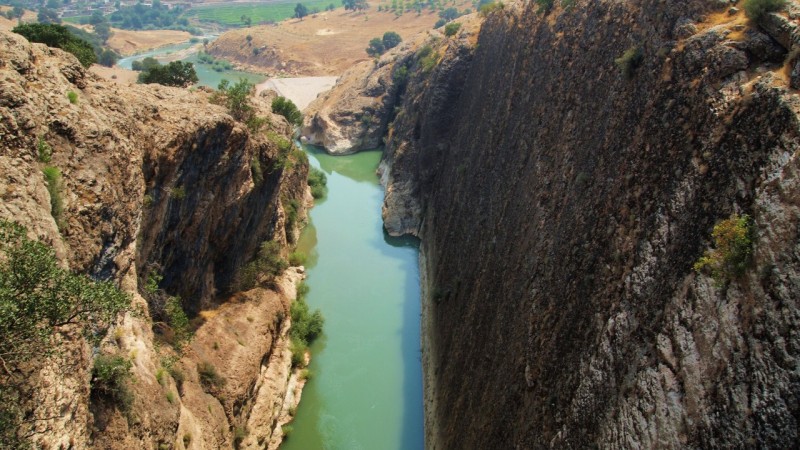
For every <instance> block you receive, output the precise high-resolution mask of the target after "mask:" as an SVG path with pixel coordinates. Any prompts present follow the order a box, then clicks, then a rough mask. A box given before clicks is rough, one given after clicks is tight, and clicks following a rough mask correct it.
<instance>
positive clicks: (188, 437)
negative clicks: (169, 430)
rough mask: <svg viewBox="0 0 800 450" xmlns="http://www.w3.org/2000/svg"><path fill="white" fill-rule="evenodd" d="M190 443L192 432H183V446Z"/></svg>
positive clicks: (187, 446)
mask: <svg viewBox="0 0 800 450" xmlns="http://www.w3.org/2000/svg"><path fill="white" fill-rule="evenodd" d="M191 443H192V433H185V434H184V435H183V446H184V447H186V448H189V444H191Z"/></svg>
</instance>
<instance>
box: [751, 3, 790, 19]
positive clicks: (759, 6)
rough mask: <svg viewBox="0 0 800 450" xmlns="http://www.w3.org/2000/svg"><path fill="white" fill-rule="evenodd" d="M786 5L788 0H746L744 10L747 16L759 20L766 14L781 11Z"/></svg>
mask: <svg viewBox="0 0 800 450" xmlns="http://www.w3.org/2000/svg"><path fill="white" fill-rule="evenodd" d="M785 6H786V0H745V2H744V12H745V14H747V17H749V18H751V19H753V20H759V19H761V18H762V17H763V16H764V15H766V14H768V13H771V12H773V11H779V10H781V9H783V8H784V7H785Z"/></svg>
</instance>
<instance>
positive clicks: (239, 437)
mask: <svg viewBox="0 0 800 450" xmlns="http://www.w3.org/2000/svg"><path fill="white" fill-rule="evenodd" d="M298 5H299V3H298ZM248 434H250V432H248V431H247V428H244V427H236V428H235V429H234V430H233V446H234V448H239V446H240V445H242V442H244V439H245V438H246V437H247V435H248Z"/></svg>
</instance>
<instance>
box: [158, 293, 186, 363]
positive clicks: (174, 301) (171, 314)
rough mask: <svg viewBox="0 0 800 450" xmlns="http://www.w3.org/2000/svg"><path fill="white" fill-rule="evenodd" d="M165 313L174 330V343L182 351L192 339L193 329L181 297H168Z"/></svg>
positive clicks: (176, 348) (177, 349)
mask: <svg viewBox="0 0 800 450" xmlns="http://www.w3.org/2000/svg"><path fill="white" fill-rule="evenodd" d="M164 313H165V315H166V321H167V324H169V326H170V328H171V329H172V332H173V336H174V337H173V340H172V345H173V346H174V347H175V350H176V351H178V353H180V352H181V351H182V350H183V346H184V345H185V344H186V343H187V342H189V341H190V340H191V339H192V331H191V329H190V327H189V317H188V316H186V312H185V311H184V310H183V306H182V305H181V299H180V297H168V298H167V300H166V302H165V304H164Z"/></svg>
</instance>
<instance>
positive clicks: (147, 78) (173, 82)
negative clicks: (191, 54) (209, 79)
mask: <svg viewBox="0 0 800 450" xmlns="http://www.w3.org/2000/svg"><path fill="white" fill-rule="evenodd" d="M137 79H138V81H139V83H144V84H161V85H164V86H176V87H187V86H191V85H193V84H195V83H197V81H198V78H197V72H196V71H195V70H194V64H192V63H190V62H183V61H172V62H170V63H169V64H167V65H164V66H162V65H158V66H154V67H151V68H150V69H148V70H145V71H143V72H141V73H140V74H139V76H138V78H137Z"/></svg>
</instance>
